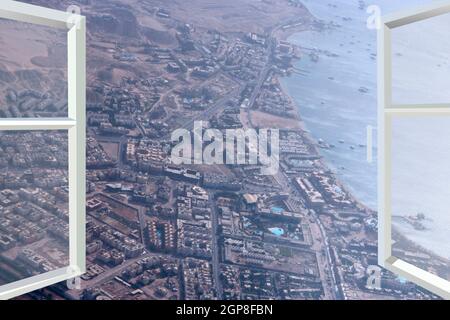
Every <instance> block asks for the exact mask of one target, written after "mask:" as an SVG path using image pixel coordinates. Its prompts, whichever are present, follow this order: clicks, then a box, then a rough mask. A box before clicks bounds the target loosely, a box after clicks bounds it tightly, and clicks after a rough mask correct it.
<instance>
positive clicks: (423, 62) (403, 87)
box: [392, 14, 450, 104]
mask: <svg viewBox="0 0 450 320" xmlns="http://www.w3.org/2000/svg"><path fill="white" fill-rule="evenodd" d="M449 28H450V14H445V15H442V16H438V17H435V18H431V19H428V20H424V21H421V22H417V23H413V24H411V25H406V26H403V27H400V28H396V29H393V30H392V60H393V61H392V73H393V74H392V78H393V84H392V87H393V103H394V104H426V103H450V90H448V88H449V85H450V77H449V74H450V55H449V52H450V33H448V32H447V30H449Z"/></svg>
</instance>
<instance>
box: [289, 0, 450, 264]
mask: <svg viewBox="0 0 450 320" xmlns="http://www.w3.org/2000/svg"><path fill="white" fill-rule="evenodd" d="M431 2H433V1H431V0H409V1H403V0H379V1H377V0H373V1H371V2H370V3H366V4H360V1H358V0H334V1H332V0H325V1H324V0H304V1H303V3H304V4H305V5H306V7H307V8H308V9H309V10H310V12H311V13H312V14H313V15H314V16H315V17H316V18H317V19H320V20H323V21H324V22H325V23H329V22H333V25H334V27H331V28H330V29H327V30H326V31H322V32H316V31H307V32H302V33H298V34H295V35H293V36H291V37H290V39H289V41H290V42H292V43H295V44H297V45H298V46H300V47H302V48H304V50H302V51H303V57H302V59H301V60H299V61H298V62H297V63H296V68H297V69H300V70H301V73H294V74H292V75H291V76H290V77H287V78H284V79H283V80H282V82H283V86H284V87H285V88H286V89H287V90H288V93H289V94H290V95H291V96H292V97H293V98H294V99H295V101H296V102H297V104H298V106H299V110H300V115H301V117H302V119H303V121H304V123H305V126H306V129H307V130H308V131H310V132H311V135H312V136H313V137H314V138H315V139H317V140H318V139H322V140H323V141H324V142H325V143H327V144H330V145H334V146H335V147H334V148H331V149H321V153H322V155H323V156H324V158H325V160H326V161H327V163H328V165H329V167H330V168H331V169H332V170H334V171H335V172H336V174H337V175H338V176H339V178H340V179H341V181H343V183H344V184H345V185H346V187H347V189H348V190H349V191H351V192H352V193H353V195H354V196H355V197H356V198H357V199H358V200H359V201H361V202H362V203H364V204H365V205H367V206H368V207H370V208H373V209H376V208H377V166H376V159H374V161H373V163H371V164H369V163H368V162H367V160H366V148H365V145H366V132H367V129H366V128H367V126H368V125H371V126H373V127H375V128H376V125H377V121H376V120H377V119H376V118H377V91H376V90H377V89H376V80H377V74H376V68H377V67H376V56H375V55H376V50H377V42H376V37H377V35H376V31H375V30H372V29H368V28H367V19H368V17H369V14H368V13H367V12H366V7H367V6H368V5H377V6H379V8H380V9H381V13H382V15H385V14H387V13H390V12H394V11H397V10H401V9H405V8H411V7H412V6H415V5H422V4H426V3H431ZM447 20H448V21H450V19H447ZM416 29H417V30H414V32H404V30H402V29H399V31H395V33H394V35H393V37H394V36H395V35H398V41H397V42H395V45H394V52H393V54H394V55H395V56H394V68H398V70H397V71H398V74H399V76H397V74H396V73H395V70H394V84H393V86H394V99H396V100H398V101H395V102H398V103H412V102H417V103H421V102H429V103H432V102H444V101H445V100H446V97H447V96H449V94H447V93H449V92H450V90H448V89H447V90H444V89H443V88H448V87H449V82H448V81H443V80H442V79H441V78H439V79H437V78H435V79H433V78H427V77H423V78H424V80H423V81H425V82H427V83H428V85H429V87H430V88H433V89H436V90H434V91H433V92H437V93H436V94H435V95H431V94H429V96H426V95H425V98H429V99H423V98H424V94H423V93H424V92H423V88H424V84H423V83H420V82H414V83H408V79H409V78H408V76H410V75H417V74H422V73H423V74H424V75H425V74H426V72H427V70H428V71H429V69H430V68H429V66H427V67H428V68H425V65H426V64H427V63H428V64H433V63H434V62H432V61H435V60H430V59H431V58H432V59H436V58H439V59H440V60H439V61H441V60H442V62H438V63H436V64H434V65H433V67H435V68H436V70H434V72H433V73H432V74H433V75H435V74H436V73H440V74H442V77H444V76H446V77H447V78H448V75H449V74H450V63H449V64H448V66H447V61H446V59H447V57H446V56H447V55H448V52H450V51H446V52H445V53H443V55H444V56H443V57H437V56H438V55H437V54H435V55H434V53H433V52H431V51H430V52H425V54H423V53H422V56H421V57H417V56H415V55H414V54H410V53H411V51H408V50H407V48H410V47H411V44H414V39H416V38H417V37H418V38H419V39H422V40H423V42H422V45H425V46H430V47H431V48H430V50H433V49H434V47H436V45H442V43H440V41H441V42H442V40H441V39H439V38H442V34H441V35H440V34H430V33H429V32H428V33H425V32H422V33H421V29H420V28H417V27H416ZM411 30H412V29H411ZM411 30H407V31H411ZM446 30H448V28H447V29H446ZM408 34H410V35H411V34H413V37H410V36H409V38H408ZM444 38H446V39H447V38H448V37H444ZM431 40H436V41H431ZM448 48H449V50H450V41H449V45H448ZM310 52H315V53H316V54H317V55H318V57H319V58H318V60H316V59H311V58H310V56H309V53H310ZM439 52H441V53H442V50H440V51H439ZM408 54H410V55H409V56H408ZM405 57H406V58H405ZM408 57H409V60H408V59H407V58H408ZM416 58H420V59H422V60H420V59H419V60H420V61H422V62H423V61H425V62H424V63H422V64H414V63H412V62H411V61H414V60H415V59H416ZM405 61H408V62H405ZM447 67H449V69H448V70H447V69H446V68H447ZM416 78H417V77H416ZM441 80H442V81H441ZM403 84H407V85H408V88H413V90H411V89H408V90H404V87H403ZM421 90H422V92H421ZM425 90H426V92H428V91H429V90H428V88H427V89H425ZM430 92H431V91H430ZM420 99H423V100H425V101H418V100H420ZM447 102H450V99H447ZM428 125H429V124H428ZM449 127H450V121H449ZM418 133H419V132H416V133H414V132H410V135H409V136H407V138H408V139H410V140H414V139H415V138H416V137H414V136H413V134H416V135H418ZM374 136H376V132H374ZM401 137H403V135H399V139H400V138H401ZM417 138H419V136H417ZM412 152H415V151H412ZM374 154H375V157H376V147H375V150H374ZM436 165H438V166H439V165H441V166H443V165H444V162H442V161H441V164H436ZM399 168H401V170H406V171H408V172H409V173H410V174H411V168H407V167H405V166H403V167H402V166H399ZM399 170H400V169H399ZM400 176H405V175H401V174H399V177H400ZM428 180H431V181H424V182H423V183H424V184H426V185H428V187H429V188H430V189H429V190H435V189H440V188H445V187H446V188H448V189H449V190H450V187H449V186H447V185H436V181H432V179H428ZM406 182H407V179H405V180H404V181H399V184H398V186H402V183H403V185H405V183H406ZM433 188H434V189H433ZM410 189H411V188H408V187H405V188H401V187H399V189H398V191H399V197H400V198H402V199H403V200H405V199H409V198H410V199H420V194H419V193H418V192H419V191H420V192H422V190H423V188H418V189H417V190H410ZM431 201H433V199H431ZM406 202H408V201H406ZM446 207H447V208H448V207H450V204H449V205H448V206H446ZM402 209H404V210H407V212H406V211H405V212H403V211H402ZM394 210H395V212H394V214H396V215H404V216H407V215H416V214H417V213H419V212H424V213H425V214H426V215H427V221H426V224H427V225H426V227H427V231H418V230H415V229H414V228H413V227H412V226H411V225H410V224H408V223H402V222H395V223H396V226H397V227H398V228H399V229H400V231H401V232H402V233H404V234H405V235H406V236H407V237H409V238H410V239H411V240H413V241H415V242H416V243H418V244H420V245H422V246H424V247H426V248H427V249H430V250H433V251H434V252H435V253H437V254H440V255H442V256H444V257H449V258H450V241H448V234H449V233H450V229H449V228H450V221H449V217H450V214H448V213H447V211H445V210H436V206H435V205H433V206H431V205H430V206H428V207H427V206H426V205H425V206H421V205H417V206H406V207H404V208H403V207H402V208H397V207H396V208H394ZM408 210H410V211H413V212H410V211H408ZM416 211H417V212H416ZM439 226H444V227H439ZM445 238H447V241H445V240H444V239H445ZM445 243H448V245H443V244H445Z"/></svg>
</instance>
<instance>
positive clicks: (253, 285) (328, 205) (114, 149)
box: [0, 0, 449, 300]
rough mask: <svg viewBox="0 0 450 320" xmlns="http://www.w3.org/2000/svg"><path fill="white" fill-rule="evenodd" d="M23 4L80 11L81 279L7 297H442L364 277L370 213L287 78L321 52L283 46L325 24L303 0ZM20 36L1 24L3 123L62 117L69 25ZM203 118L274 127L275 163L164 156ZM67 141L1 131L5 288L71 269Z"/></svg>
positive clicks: (421, 253) (392, 278)
mask: <svg viewBox="0 0 450 320" xmlns="http://www.w3.org/2000/svg"><path fill="white" fill-rule="evenodd" d="M23 2H27V3H32V4H37V5H41V6H45V7H51V8H54V9H59V10H63V11H65V10H66V9H67V8H68V7H69V6H70V5H76V6H78V7H79V8H80V10H81V14H82V15H84V16H86V17H87V23H88V36H87V39H88V40H87V41H88V53H87V55H88V59H87V71H88V79H87V80H88V81H87V106H86V108H87V142H86V143H87V203H86V212H87V224H86V235H87V239H86V240H87V248H86V253H87V272H86V273H85V274H84V275H83V276H82V277H81V279H80V281H79V283H76V284H74V286H68V284H67V283H65V282H64V283H60V284H57V285H54V286H51V287H47V288H45V289H42V290H38V291H35V292H32V293H30V294H27V295H24V296H21V297H19V298H17V299H20V300H29V299H33V300H35V299H40V300H44V299H52V300H65V299H68V300H158V299H159V300H181V299H183V300H218V299H224V300H257V299H264V300H266V299H267V300H272V299H278V300H303V299H308V300H309V299H311V300H312V299H315V300H317V299H323V300H333V299H337V300H344V299H345V300H347V299H348V300H357V299H424V300H425V299H427V300H428V299H438V297H437V296H435V295H433V294H431V293H429V292H427V291H426V290H424V289H421V288H420V287H418V286H415V285H414V284H412V283H409V282H406V281H404V280H403V279H401V278H399V277H398V276H396V275H394V274H392V273H389V272H387V271H385V270H383V271H381V269H378V270H379V271H380V272H381V273H380V274H379V276H380V285H379V287H377V286H373V285H372V283H371V281H370V278H371V277H372V276H373V274H372V273H371V271H370V270H374V269H373V267H374V266H377V264H378V262H377V213H376V212H375V211H373V210H371V209H370V208H368V207H367V206H365V205H364V204H362V203H361V202H359V201H358V200H357V199H356V198H355V197H354V196H353V195H352V194H351V192H349V191H348V189H347V188H346V186H345V185H344V184H343V183H342V181H340V179H339V178H338V176H337V175H336V174H335V173H334V172H333V171H332V170H331V169H330V168H329V167H328V166H327V164H326V162H325V161H324V160H323V158H322V156H321V155H320V149H324V148H332V147H333V145H330V144H328V143H327V142H325V141H322V140H320V139H315V138H314V137H312V135H311V133H310V132H309V131H308V130H306V129H305V127H304V125H303V122H302V114H301V112H299V108H298V106H297V105H296V102H295V101H294V100H293V99H292V97H290V96H289V95H288V93H287V92H286V90H285V88H284V87H283V85H282V82H281V79H282V78H283V77H287V76H289V75H290V74H293V73H302V72H304V71H303V70H301V69H299V68H297V67H295V62H296V61H298V60H299V59H308V60H310V61H312V62H314V61H316V60H317V59H320V56H321V55H323V54H331V53H328V52H322V51H320V50H319V49H304V48H302V47H299V46H297V45H294V44H292V43H291V42H288V41H287V39H288V38H289V36H290V35H292V34H294V33H299V32H302V31H306V30H316V31H319V32H320V31H323V30H327V29H329V28H335V27H336V26H335V25H334V24H332V23H329V22H327V21H322V20H320V19H319V18H318V17H315V16H313V15H312V14H311V13H310V12H309V11H308V9H307V7H306V6H304V5H303V3H302V1H300V0H227V1H222V0H215V1H214V0H189V1H183V0H169V1H168V0H108V1H104V0H72V1H66V0H30V1H23ZM355 6H362V7H363V8H364V3H362V1H359V2H358V1H355ZM23 32H24V31H23V25H21V24H19V23H16V22H11V21H6V20H0V43H1V46H2V48H3V47H4V46H5V47H10V48H11V49H9V50H3V49H2V52H1V53H0V92H1V94H0V117H1V118H18V117H24V118H25V117H65V116H67V93H66V91H67V86H66V85H65V81H66V80H65V78H66V73H67V72H66V70H65V69H66V68H67V63H66V61H63V60H64V58H65V55H66V51H65V49H64V48H65V46H66V42H65V41H66V39H65V38H64V36H63V33H59V31H54V30H51V29H47V28H44V27H37V28H34V27H33V28H27V29H26V36H25V35H23ZM20 41H22V42H26V43H28V44H29V47H30V50H28V52H25V53H24V54H23V55H19V54H16V53H15V49H14V46H12V44H13V43H14V42H20ZM360 92H361V94H364V93H366V92H367V88H363V87H362V88H360ZM198 122H202V123H203V125H204V129H207V128H213V129H218V130H220V131H221V132H225V131H226V130H228V129H237V130H242V132H247V130H250V129H255V130H257V131H258V130H262V129H267V128H270V129H278V130H279V139H280V140H279V168H278V170H277V172H276V173H275V174H273V175H265V174H262V170H261V167H262V165H261V164H259V163H258V164H246V165H238V164H212V165H211V164H201V163H198V164H197V163H195V162H194V164H174V163H173V161H171V155H172V150H173V148H174V147H175V146H176V145H177V141H174V140H173V139H172V133H173V132H174V131H175V130H177V129H180V128H182V129H187V130H193V128H194V126H195V124H196V123H198ZM249 144H250V143H248V145H247V146H246V155H247V156H248V155H249V154H250V153H251V146H250V145H249ZM364 147H365V146H364V145H361V146H354V148H364ZM67 148H68V142H67V132H65V131H21V132H15V131H5V132H1V133H0V151H1V153H0V167H1V168H2V170H1V172H0V284H5V283H10V282H12V281H15V280H19V279H23V278H26V277H29V276H32V275H36V274H41V273H43V272H47V271H51V270H55V269H57V268H59V267H63V266H67V265H68V246H69V240H68V175H67V171H68V160H67ZM421 218H422V217H421V216H419V215H418V216H417V217H415V216H414V217H413V216H411V217H409V218H407V220H408V221H409V222H410V223H412V224H414V225H415V226H417V227H420V219H421ZM395 238H396V241H397V244H396V246H395V248H394V249H395V250H396V254H397V255H399V256H402V257H404V259H406V260H408V261H411V262H414V264H415V265H417V266H419V267H422V268H424V269H426V270H429V271H431V272H435V273H437V274H441V275H442V274H444V275H447V276H449V275H448V265H449V261H448V260H445V259H444V258H441V257H439V256H436V255H434V254H433V253H431V252H428V251H426V250H424V249H423V250H422V249H421V248H418V247H417V246H416V245H415V244H414V243H411V242H410V241H409V240H408V239H406V238H404V237H402V236H401V235H400V234H398V235H396V236H395ZM375 270H376V269H375Z"/></svg>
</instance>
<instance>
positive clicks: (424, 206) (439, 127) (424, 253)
mask: <svg viewBox="0 0 450 320" xmlns="http://www.w3.org/2000/svg"><path fill="white" fill-rule="evenodd" d="M391 156H392V224H393V239H394V241H395V244H394V245H393V255H394V256H397V257H399V258H402V259H404V260H406V261H407V262H410V263H412V264H414V265H415V266H418V267H421V268H423V269H426V270H428V271H430V272H432V273H435V274H437V275H439V276H441V277H443V278H446V279H449V280H450V261H449V259H450V209H449V208H450V184H449V181H450V165H449V162H448V159H450V116H425V115H421V116H403V117H400V116H398V117H394V118H393V121H392V150H391Z"/></svg>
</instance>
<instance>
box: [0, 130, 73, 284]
mask: <svg viewBox="0 0 450 320" xmlns="http://www.w3.org/2000/svg"><path fill="white" fill-rule="evenodd" d="M67 147H68V144H67V131H20V132H12V131H0V167H1V171H0V283H2V284H5V283H10V282H13V281H15V280H20V279H24V278H27V277H29V276H32V275H36V274H41V273H45V272H47V271H51V270H55V269H58V268H60V267H64V266H68V265H69V242H68V239H69V233H68V176H67V168H68V162H67V155H68V150H67Z"/></svg>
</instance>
